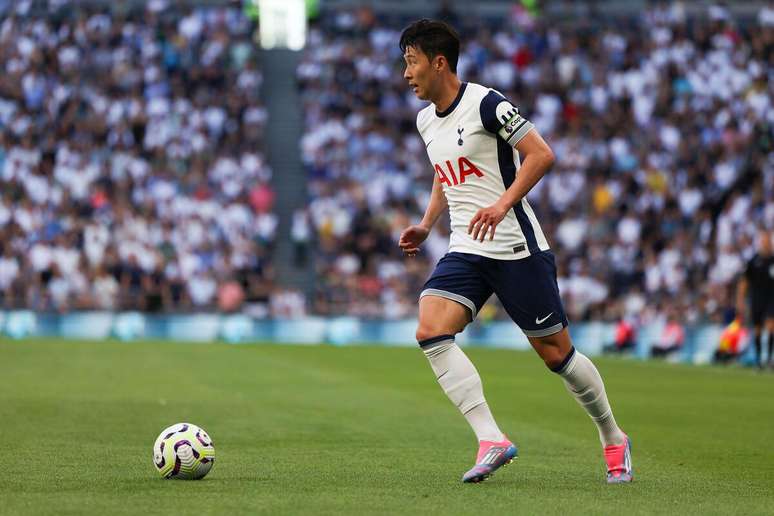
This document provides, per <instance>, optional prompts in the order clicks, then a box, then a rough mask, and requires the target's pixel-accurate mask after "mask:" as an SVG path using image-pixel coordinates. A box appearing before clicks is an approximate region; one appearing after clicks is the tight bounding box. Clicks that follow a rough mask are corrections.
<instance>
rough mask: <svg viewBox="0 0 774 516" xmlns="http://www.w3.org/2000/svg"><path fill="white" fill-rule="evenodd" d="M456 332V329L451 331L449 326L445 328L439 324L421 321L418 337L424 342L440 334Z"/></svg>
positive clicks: (418, 340)
mask: <svg viewBox="0 0 774 516" xmlns="http://www.w3.org/2000/svg"><path fill="white" fill-rule="evenodd" d="M456 333H457V332H456V331H450V329H449V328H444V327H442V326H441V325H439V324H423V323H420V324H419V326H418V327H417V333H416V338H417V342H422V341H424V340H427V339H433V338H435V337H438V336H440V335H455V334H456Z"/></svg>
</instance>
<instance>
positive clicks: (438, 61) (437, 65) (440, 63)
mask: <svg viewBox="0 0 774 516" xmlns="http://www.w3.org/2000/svg"><path fill="white" fill-rule="evenodd" d="M448 65H449V63H447V62H446V57H445V56H444V55H443V54H441V55H437V56H435V58H433V70H435V71H436V72H440V71H441V70H443V68H444V67H445V66H448Z"/></svg>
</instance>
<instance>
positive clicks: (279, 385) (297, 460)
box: [0, 341, 774, 515]
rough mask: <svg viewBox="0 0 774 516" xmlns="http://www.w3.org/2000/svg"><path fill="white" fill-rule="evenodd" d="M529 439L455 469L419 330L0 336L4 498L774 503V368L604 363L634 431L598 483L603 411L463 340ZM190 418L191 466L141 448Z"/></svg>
mask: <svg viewBox="0 0 774 516" xmlns="http://www.w3.org/2000/svg"><path fill="white" fill-rule="evenodd" d="M469 353H470V355H471V357H472V358H473V360H474V361H475V363H476V364H477V366H478V368H479V371H480V372H481V374H482V376H483V378H484V385H485V388H486V393H487V397H488V399H489V402H490V405H491V406H492V408H493V410H494V413H495V415H496V416H497V418H498V420H499V423H500V425H501V427H502V428H503V429H504V430H505V431H506V432H508V434H509V435H510V436H511V437H512V438H513V439H514V440H515V441H516V442H517V443H518V444H519V446H520V449H521V452H520V455H521V457H520V458H519V459H518V460H517V461H516V462H515V463H514V464H513V465H511V466H509V467H507V468H505V469H504V470H502V471H500V472H498V474H497V475H495V476H494V477H493V478H492V479H491V480H489V481H487V482H485V483H484V484H480V485H463V484H461V483H460V481H459V478H460V476H461V474H462V472H463V471H464V470H466V469H467V468H468V467H469V466H470V465H471V462H472V459H473V458H474V455H475V451H476V443H475V439H474V437H473V434H472V433H471V432H470V430H469V429H468V427H467V425H466V424H465V422H464V420H463V418H462V417H461V416H460V415H459V413H458V412H457V411H456V409H455V408H454V407H453V406H452V405H451V403H450V402H449V401H448V400H447V399H446V398H445V396H444V395H443V393H442V392H441V390H440V388H439V387H438V385H437V384H436V383H435V381H434V379H433V376H432V374H431V373H430V370H429V367H428V365H427V363H426V361H425V359H424V357H423V356H422V354H421V353H420V352H419V351H418V350H416V349H400V348H377V347H349V348H333V347H302V346H273V345H249V346H248V345H241V346H232V345H225V344H216V345H188V344H172V343H161V342H146V343H133V344H121V343H113V342H100V343H82V342H63V341H19V342H8V341H5V342H0V440H1V441H2V443H3V448H2V450H3V451H2V453H1V454H0V514H79V515H80V514H109V515H116V514H165V515H174V514H228V513H238V514H257V513H263V514H304V513H305V514H316V515H320V514H478V515H483V514H491V515H497V514H504V513H519V514H540V515H547V514H627V515H628V514H657V513H658V514H667V513H669V514H702V515H703V514H745V515H747V514H772V513H773V512H774V374H770V373H765V374H759V373H755V372H752V371H746V370H741V369H735V368H730V369H720V368H712V367H687V366H677V365H669V364H663V363H641V362H635V361H627V360H615V359H613V360H604V359H597V360H596V362H597V364H598V366H599V368H600V370H601V372H602V374H603V376H604V378H605V381H606V384H607V387H608V394H609V397H610V399H611V401H612V403H613V406H614V409H615V411H616V416H617V419H618V420H619V422H620V423H621V425H622V426H623V428H624V429H625V430H626V431H627V432H628V433H629V434H630V435H631V437H632V438H633V443H634V455H633V458H634V464H635V471H636V474H637V479H636V482H635V483H634V484H632V485H624V486H608V485H606V484H605V483H604V467H603V462H602V456H601V449H600V446H599V442H598V440H597V435H596V430H595V429H594V427H593V425H592V423H591V421H590V420H589V419H588V417H587V416H586V415H585V414H583V412H582V411H581V409H580V408H579V407H578V406H577V404H576V402H575V401H574V400H573V399H572V398H570V397H569V396H568V395H567V393H566V392H565V390H564V387H563V385H562V383H561V381H560V380H559V379H558V378H557V377H556V376H555V375H553V374H551V373H549V372H548V371H546V370H545V368H544V367H543V365H542V364H541V363H540V361H539V360H538V358H537V357H536V356H534V355H532V354H528V353H518V352H512V351H491V350H470V351H469ZM180 421H190V422H192V423H195V424H198V425H200V426H202V427H204V428H205V429H206V430H207V431H208V432H209V434H210V435H211V436H212V438H213V439H214V441H215V449H216V453H217V460H216V463H215V466H214V468H213V470H212V472H211V473H210V475H209V476H208V477H207V478H206V479H204V480H203V481H199V482H182V481H167V480H162V479H161V478H160V477H159V476H158V474H157V473H156V471H155V468H154V467H153V465H152V462H151V455H152V454H151V448H152V445H153V441H154V439H155V438H156V436H157V434H158V433H159V432H160V431H161V430H162V429H163V428H165V427H166V426H168V425H170V424H172V423H176V422H180Z"/></svg>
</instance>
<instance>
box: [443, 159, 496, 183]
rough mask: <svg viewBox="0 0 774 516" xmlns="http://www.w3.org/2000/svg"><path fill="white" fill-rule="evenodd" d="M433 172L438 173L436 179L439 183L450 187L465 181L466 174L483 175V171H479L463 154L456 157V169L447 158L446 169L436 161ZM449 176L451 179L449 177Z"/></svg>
mask: <svg viewBox="0 0 774 516" xmlns="http://www.w3.org/2000/svg"><path fill="white" fill-rule="evenodd" d="M435 173H436V174H438V180H439V181H440V182H441V183H445V184H446V186H448V187H449V188H451V187H452V186H457V185H461V184H464V183H465V177H466V176H472V175H475V176H476V177H484V173H483V172H481V171H480V170H479V169H478V167H477V166H475V165H474V164H473V163H471V162H470V160H469V159H468V158H466V157H465V156H460V157H459V159H457V169H456V170H455V169H454V165H453V164H452V162H451V161H449V160H448V159H447V160H446V170H444V169H443V167H442V166H441V165H439V164H438V163H436V164H435ZM449 178H451V179H449Z"/></svg>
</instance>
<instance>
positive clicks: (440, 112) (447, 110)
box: [435, 82, 468, 118]
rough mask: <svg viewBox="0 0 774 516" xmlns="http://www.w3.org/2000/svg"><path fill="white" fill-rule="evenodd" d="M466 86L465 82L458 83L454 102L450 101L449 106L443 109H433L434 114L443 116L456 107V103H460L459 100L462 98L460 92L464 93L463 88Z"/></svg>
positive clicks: (449, 113)
mask: <svg viewBox="0 0 774 516" xmlns="http://www.w3.org/2000/svg"><path fill="white" fill-rule="evenodd" d="M467 86H468V83H467V82H463V83H462V84H460V91H458V92H457V97H456V98H455V99H454V102H452V103H451V106H449V107H447V108H446V109H444V110H443V111H438V110H437V109H436V110H435V116H437V117H440V118H443V117H445V116H449V115H451V112H452V111H454V108H456V107H457V104H459V103H460V100H462V94H463V93H465V88H466V87H467Z"/></svg>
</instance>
